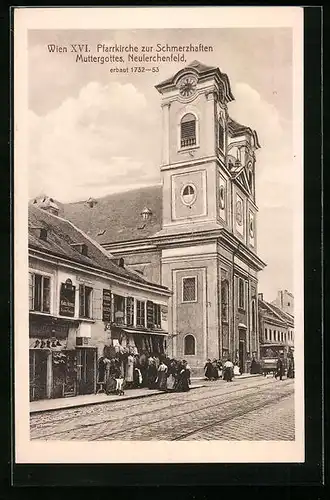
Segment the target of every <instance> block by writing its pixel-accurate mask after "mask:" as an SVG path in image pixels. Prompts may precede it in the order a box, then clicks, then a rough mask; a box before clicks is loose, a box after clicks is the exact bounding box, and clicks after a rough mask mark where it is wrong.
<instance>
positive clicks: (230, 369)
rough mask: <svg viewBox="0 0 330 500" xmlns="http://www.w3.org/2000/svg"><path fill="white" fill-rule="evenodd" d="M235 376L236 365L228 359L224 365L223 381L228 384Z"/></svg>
mask: <svg viewBox="0 0 330 500" xmlns="http://www.w3.org/2000/svg"><path fill="white" fill-rule="evenodd" d="M233 375H234V365H233V363H232V362H231V361H230V359H227V361H226V362H225V364H224V365H223V379H224V380H226V382H231V381H232V380H233Z"/></svg>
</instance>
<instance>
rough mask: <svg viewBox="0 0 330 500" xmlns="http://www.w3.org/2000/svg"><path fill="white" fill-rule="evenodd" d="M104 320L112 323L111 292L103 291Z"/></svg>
mask: <svg viewBox="0 0 330 500" xmlns="http://www.w3.org/2000/svg"><path fill="white" fill-rule="evenodd" d="M102 320H103V321H104V322H105V323H111V291H110V290H106V289H103V302H102Z"/></svg>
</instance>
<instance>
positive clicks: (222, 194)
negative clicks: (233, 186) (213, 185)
mask: <svg viewBox="0 0 330 500" xmlns="http://www.w3.org/2000/svg"><path fill="white" fill-rule="evenodd" d="M219 198H220V208H221V209H222V210H224V208H225V205H226V202H225V186H220V188H219Z"/></svg>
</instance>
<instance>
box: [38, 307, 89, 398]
mask: <svg viewBox="0 0 330 500" xmlns="http://www.w3.org/2000/svg"><path fill="white" fill-rule="evenodd" d="M79 327H80V323H79V322H78V321H76V320H68V319H62V318H56V317H48V316H47V317H45V316H41V315H40V316H38V315H30V342H29V344H30V349H29V358H30V359H29V362H30V401H36V400H40V399H47V398H62V397H70V396H76V395H77V394H92V393H94V392H95V389H96V357H97V355H96V348H94V347H90V346H89V345H83V343H82V345H76V343H77V338H79V337H77V334H78V335H79ZM78 343H79V342H78Z"/></svg>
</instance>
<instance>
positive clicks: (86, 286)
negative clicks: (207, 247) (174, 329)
mask: <svg viewBox="0 0 330 500" xmlns="http://www.w3.org/2000/svg"><path fill="white" fill-rule="evenodd" d="M169 297H170V291H169V290H168V289H167V288H166V287H165V286H163V285H160V284H154V283H151V282H150V281H148V280H147V279H146V278H144V277H143V276H141V275H140V274H138V273H136V272H134V271H133V270H129V269H128V268H127V267H126V265H125V262H124V260H123V259H122V258H114V257H113V256H112V255H111V254H110V253H109V252H107V251H106V250H105V249H104V248H102V247H101V246H100V245H99V244H98V243H96V242H95V241H93V240H92V239H91V238H90V237H89V236H87V235H86V234H85V233H84V232H83V231H81V230H80V229H78V228H77V227H75V226H74V225H73V224H72V223H71V222H69V221H67V220H65V219H63V218H61V217H59V216H58V207H57V205H56V203H54V201H53V200H52V199H49V198H44V199H41V200H35V203H33V204H31V205H30V206H29V344H30V346H29V347H30V399H31V400H36V399H44V398H56V397H65V396H73V395H76V394H89V393H94V392H96V390H97V382H98V373H97V366H98V363H97V361H98V359H99V358H100V357H101V356H103V355H106V356H108V357H111V356H112V355H115V354H116V352H118V350H120V351H121V352H132V353H134V354H137V353H142V352H154V353H164V352H165V351H166V348H167V345H166V342H167V332H168V326H167V321H168V319H167V318H168V299H169Z"/></svg>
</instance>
